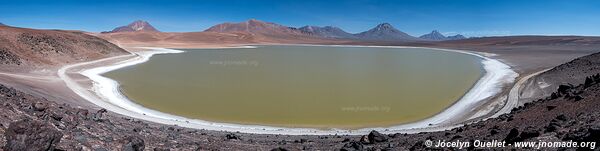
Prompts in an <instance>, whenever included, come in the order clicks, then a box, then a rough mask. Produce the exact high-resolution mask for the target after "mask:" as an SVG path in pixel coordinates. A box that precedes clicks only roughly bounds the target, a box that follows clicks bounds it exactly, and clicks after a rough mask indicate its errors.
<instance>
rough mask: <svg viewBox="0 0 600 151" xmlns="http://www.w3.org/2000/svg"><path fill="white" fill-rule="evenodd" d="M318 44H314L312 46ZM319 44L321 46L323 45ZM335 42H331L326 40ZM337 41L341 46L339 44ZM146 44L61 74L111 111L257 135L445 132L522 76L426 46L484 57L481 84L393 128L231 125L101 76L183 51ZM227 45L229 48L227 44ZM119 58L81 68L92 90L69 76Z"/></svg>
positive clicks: (495, 62) (503, 66)
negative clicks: (150, 102)
mask: <svg viewBox="0 0 600 151" xmlns="http://www.w3.org/2000/svg"><path fill="white" fill-rule="evenodd" d="M313 46H314V45H313ZM319 46H320V45H319ZM324 46H332V45H324ZM336 46H337V45H336ZM340 47H386V48H421V47H403V46H346V45H343V46H340ZM140 48H143V49H147V50H148V51H139V52H134V54H131V55H125V56H117V57H111V58H105V59H101V60H96V61H90V62H84V63H78V64H72V65H67V66H64V67H62V68H61V69H59V71H58V75H59V77H60V78H61V79H63V80H64V81H65V83H66V85H67V86H68V87H69V88H70V89H71V90H73V91H74V92H75V93H76V94H78V95H80V96H81V97H82V98H84V99H86V100H88V101H90V102H91V103H93V104H95V105H98V106H100V107H103V108H106V109H107V110H110V111H112V112H115V113H118V114H122V115H125V116H130V117H133V118H138V119H142V120H147V121H152V122H156V123H162V124H168V125H178V126H183V127H188V128H196V129H205V130H215V131H230V132H243V133H256V134H285V135H333V134H338V135H344V134H349V135H363V134H367V133H369V132H370V131H371V130H377V131H380V132H382V133H418V132H428V131H441V130H447V129H451V128H454V127H458V126H461V124H458V123H462V122H464V120H466V119H464V118H460V117H462V115H464V114H466V113H470V112H476V111H473V109H474V108H476V105H477V104H479V103H480V102H481V101H485V100H486V99H488V98H490V97H492V96H494V95H496V94H498V93H500V91H502V88H501V87H502V86H503V85H505V84H508V83H512V82H514V80H515V78H516V77H517V76H518V74H517V73H516V72H514V71H513V70H512V69H511V68H510V67H509V66H508V65H506V64H504V63H502V62H500V61H498V60H495V59H491V58H488V57H486V56H483V55H480V54H476V53H472V52H467V51H462V50H450V49H438V48H426V49H434V50H440V51H452V52H457V53H464V54H468V55H474V56H477V57H479V58H481V60H482V65H483V68H484V70H485V74H484V75H483V76H482V77H481V78H480V79H479V80H478V81H477V83H476V84H475V85H474V86H473V87H472V88H471V89H470V90H469V91H468V92H467V93H465V95H464V96H463V97H462V98H461V99H460V100H458V101H456V102H455V103H454V104H453V105H451V106H450V107H448V108H446V109H445V110H443V111H442V112H440V113H438V114H436V115H434V116H432V117H430V118H427V119H424V120H421V121H417V122H413V123H407V124H401V125H397V126H391V127H374V128H363V129H357V130H343V129H331V130H322V129H313V128H286V127H273V126H260V125H243V124H230V123H218V122H210V121H204V120H200V119H189V118H185V117H181V116H177V115H171V114H167V113H162V112H159V111H155V110H152V109H148V108H145V107H143V106H141V105H138V104H136V103H134V102H132V101H131V100H128V99H127V97H126V96H124V95H123V94H121V93H120V91H119V83H118V82H116V81H114V80H112V79H109V78H106V77H103V76H102V74H103V73H106V72H110V71H113V70H116V69H119V68H123V67H127V66H132V65H136V64H139V63H143V62H145V61H148V60H149V59H150V58H151V57H152V56H153V55H156V54H168V53H182V52H183V51H180V50H173V49H166V48H153V47H140ZM239 48H254V47H252V46H243V47H239ZM228 49H229V48H228ZM121 57H133V58H131V59H128V60H125V61H121V62H115V63H110V64H106V65H103V66H99V67H93V68H90V69H84V70H82V71H79V72H78V73H79V74H81V75H84V76H86V77H88V78H89V79H91V80H92V81H93V86H92V88H91V89H90V88H89V86H88V88H86V86H82V85H81V84H79V83H77V82H75V81H74V80H73V79H72V78H71V77H69V76H68V74H67V73H68V72H67V71H68V70H69V69H72V68H76V67H80V66H86V65H93V64H98V63H100V62H103V61H107V60H111V59H116V58H121Z"/></svg>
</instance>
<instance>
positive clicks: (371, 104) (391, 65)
mask: <svg viewBox="0 0 600 151" xmlns="http://www.w3.org/2000/svg"><path fill="white" fill-rule="evenodd" d="M481 74H482V70H481V65H480V63H479V59H478V58H476V57H474V56H470V55H465V54H460V53H455V52H444V51H436V50H429V49H420V48H358V47H317V46H260V47H258V48H256V49H198V50H187V52H185V53H181V54H167V55H157V56H154V57H153V58H152V59H150V61H148V62H146V63H143V64H139V65H136V66H132V67H127V68H123V69H120V70H116V71H113V72H110V73H107V74H106V76H108V77H109V78H113V79H115V80H117V81H119V83H121V84H122V91H123V92H124V93H125V95H127V97H129V98H131V99H133V100H134V101H135V102H137V103H139V104H141V105H143V106H146V107H148V108H152V109H156V110H159V111H163V112H167V113H172V114H176V115H181V116H186V117H191V118H198V119H203V120H210V121H219V122H230V123H243V124H260V125H275V126H288V127H316V128H332V127H335V128H362V127H372V126H387V125H394V124H400V123H404V122H410V121H415V120H419V119H423V118H426V117H429V116H432V115H434V114H436V113H437V112H440V111H441V110H443V109H444V108H445V107H448V106H449V105H451V104H452V103H453V102H454V101H456V100H458V99H460V97H461V96H462V95H463V94H464V93H465V92H466V91H468V89H470V88H471V86H472V85H473V84H474V83H475V82H476V81H477V79H478V78H479V77H480V76H481Z"/></svg>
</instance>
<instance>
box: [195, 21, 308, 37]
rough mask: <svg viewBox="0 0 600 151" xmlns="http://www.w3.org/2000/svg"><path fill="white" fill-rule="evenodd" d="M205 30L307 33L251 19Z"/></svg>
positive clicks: (283, 33) (282, 33)
mask: <svg viewBox="0 0 600 151" xmlns="http://www.w3.org/2000/svg"><path fill="white" fill-rule="evenodd" d="M205 32H219V33H238V32H246V33H252V34H263V35H288V34H289V35H305V34H303V33H302V32H301V31H300V30H298V29H296V28H292V27H287V26H283V25H279V24H275V23H270V22H264V21H260V20H256V19H250V20H248V21H245V22H240V23H223V24H218V25H215V26H212V27H210V28H208V29H206V30H205Z"/></svg>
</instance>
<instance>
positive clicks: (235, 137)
mask: <svg viewBox="0 0 600 151" xmlns="http://www.w3.org/2000/svg"><path fill="white" fill-rule="evenodd" d="M225 138H227V139H234V140H238V139H240V137H239V136H238V135H236V134H233V133H229V134H227V135H225Z"/></svg>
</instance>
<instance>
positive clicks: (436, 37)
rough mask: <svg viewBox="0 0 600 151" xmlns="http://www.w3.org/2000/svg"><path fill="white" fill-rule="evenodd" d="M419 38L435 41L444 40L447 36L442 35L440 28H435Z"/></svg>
mask: <svg viewBox="0 0 600 151" xmlns="http://www.w3.org/2000/svg"><path fill="white" fill-rule="evenodd" d="M419 38H421V39H424V40H433V41H442V40H446V39H447V37H446V36H444V35H442V34H441V33H440V32H439V31H438V30H433V31H431V32H430V33H429V34H425V35H422V36H419Z"/></svg>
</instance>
